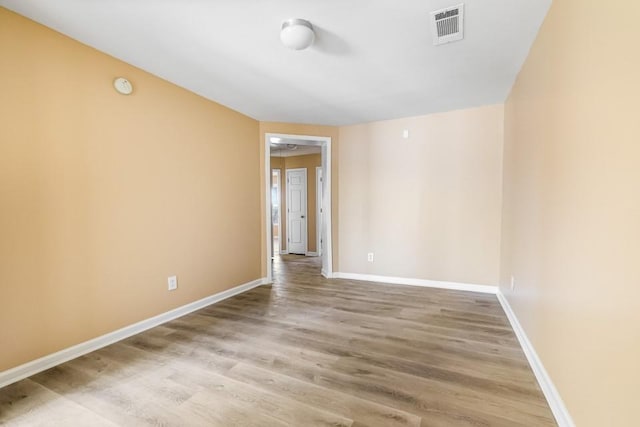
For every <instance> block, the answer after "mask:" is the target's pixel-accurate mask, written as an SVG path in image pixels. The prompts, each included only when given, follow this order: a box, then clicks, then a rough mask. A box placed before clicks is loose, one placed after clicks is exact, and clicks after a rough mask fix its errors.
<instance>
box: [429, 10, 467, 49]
mask: <svg viewBox="0 0 640 427" xmlns="http://www.w3.org/2000/svg"><path fill="white" fill-rule="evenodd" d="M463 12H464V4H459V5H457V6H451V7H446V8H444V9H440V10H436V11H435V12H431V33H432V34H433V44H435V45H439V44H444V43H449V42H454V41H456V40H462V38H463V17H464V13H463Z"/></svg>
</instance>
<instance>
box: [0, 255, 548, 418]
mask: <svg viewBox="0 0 640 427" xmlns="http://www.w3.org/2000/svg"><path fill="white" fill-rule="evenodd" d="M274 269H275V273H274V274H275V276H274V277H275V283H274V285H272V286H261V287H258V288H255V289H253V290H251V291H249V292H246V293H244V294H241V295H238V296H235V297H233V298H230V299H228V300H225V301H223V302H221V303H218V304H216V305H213V306H210V307H207V308H205V309H203V310H200V311H198V312H195V313H193V314H191V315H188V316H185V317H182V318H180V319H177V320H175V321H172V322H169V323H166V324H164V325H162V326H159V327H156V328H154V329H151V330H149V331H147V332H145V333H142V334H139V335H136V336H134V337H131V338H129V339H127V340H124V341H121V342H119V343H116V344H113V345H111V346H108V347H105V348H103V349H101V350H99V351H95V352H93V353H90V354H88V355H86V356H83V357H80V358H78V359H75V360H72V361H70V362H67V363H65V364H63V365H60V366H57V367H55V368H52V369H49V370H48V371H45V372H43V373H40V374H38V375H35V376H33V377H31V378H28V379H25V380H23V381H20V382H18V383H15V384H12V385H10V386H8V387H5V388H3V389H0V425H11V426H34V425H43V426H45V425H51V426H139V425H140V426H145V425H162V426H262V427H264V426H345V427H347V426H351V427H362V426H422V427H424V426H553V425H556V424H555V422H554V420H553V416H552V414H551V412H550V410H549V407H548V405H547V403H546V401H545V399H544V397H543V395H542V393H541V391H540V389H539V387H538V385H537V383H536V381H535V378H534V376H533V373H532V372H531V369H530V368H529V366H528V364H527V362H526V359H525V356H524V354H523V352H522V350H521V349H520V347H519V345H518V341H517V339H516V337H515V335H514V333H513V331H512V330H511V328H510V326H509V323H508V321H507V319H506V317H505V315H504V313H503V311H502V309H501V307H500V305H499V303H498V301H497V299H496V298H495V296H492V295H485V294H479V293H468V292H459V291H449V290H440V289H428V288H418V287H410V286H397V285H383V284H372V283H365V282H358V281H352V280H326V279H324V278H322V277H321V276H320V274H319V270H320V265H319V258H305V257H298V256H285V257H282V258H278V259H277V261H276V263H275V266H274Z"/></svg>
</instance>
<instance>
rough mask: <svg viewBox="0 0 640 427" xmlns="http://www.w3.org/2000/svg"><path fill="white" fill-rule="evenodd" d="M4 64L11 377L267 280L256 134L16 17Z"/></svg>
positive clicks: (1, 27)
mask: <svg viewBox="0 0 640 427" xmlns="http://www.w3.org/2000/svg"><path fill="white" fill-rule="evenodd" d="M0 52H1V53H0V55H1V56H2V60H0V93H2V97H1V98H0V99H1V100H0V120H1V121H2V125H1V126H0V206H1V208H0V236H2V237H1V238H0V324H1V325H2V327H1V328H0V343H2V344H1V345H0V347H2V350H1V351H0V370H5V369H8V368H11V367H14V366H17V365H19V364H22V363H25V362H28V361H30V360H33V359H35V358H38V357H40V356H44V355H46V354H49V353H52V352H55V351H57V350H60V349H62V348H65V347H68V346H71V345H74V344H78V343H80V342H83V341H85V340H88V339H91V338H94V337H96V336H99V335H102V334H104V333H108V332H111V331H114V330H116V329H118V328H121V327H123V326H126V325H129V324H132V323H134V322H137V321H140V320H142V319H145V318H148V317H151V316H154V315H157V314H159V313H162V312H166V311H168V310H170V309H173V308H175V307H178V306H181V305H183V304H186V303H189V302H192V301H195V300H198V299H200V298H203V297H206V296H209V295H212V294H215V293H217V292H220V291H223V290H225V289H227V288H230V287H233V286H236V285H239V284H242V283H246V282H249V281H251V280H254V279H258V278H260V277H261V274H260V266H261V264H262V260H261V258H260V253H261V252H260V251H261V249H260V241H259V239H258V238H257V237H258V236H259V233H260V206H259V200H260V196H259V194H260V193H259V192H260V187H259V185H260V177H259V171H258V167H259V148H258V143H259V140H258V129H259V126H258V122H257V121H255V120H252V119H250V118H248V117H246V116H243V115H241V114H239V113H237V112H234V111H231V110H229V109H227V108H225V107H222V106H220V105H218V104H215V103H213V102H210V101H207V100H205V99H204V98H201V97H199V96H196V95H194V94H192V93H190V92H187V91H186V90H183V89H181V88H179V87H177V86H174V85H172V84H170V83H168V82H166V81H163V80H161V79H159V78H157V77H154V76H153V75H150V74H148V73H145V72H143V71H141V70H139V69H136V68H134V67H132V66H130V65H127V64H125V63H123V62H121V61H118V60H116V59H114V58H112V57H109V56H107V55H105V54H103V53H100V52H98V51H96V50H94V49H92V48H89V47H87V46H85V45H82V44H80V43H78V42H76V41H74V40H72V39H70V38H67V37H65V36H63V35H61V34H58V33H56V32H54V31H52V30H50V29H48V28H46V27H44V26H41V25H39V24H36V23H34V22H32V21H29V20H27V19H26V18H23V17H21V16H19V15H16V14H14V13H12V12H9V11H7V10H6V9H4V8H0ZM116 76H125V77H127V78H128V79H130V80H131V81H132V82H133V85H134V92H133V94H132V95H130V96H123V95H120V94H118V93H117V92H116V91H115V90H114V88H113V86H112V83H113V79H114V78H115V77H116ZM238 254H242V256H238ZM170 275H177V276H178V286H179V287H178V289H177V290H176V291H172V292H169V291H167V277H168V276H170Z"/></svg>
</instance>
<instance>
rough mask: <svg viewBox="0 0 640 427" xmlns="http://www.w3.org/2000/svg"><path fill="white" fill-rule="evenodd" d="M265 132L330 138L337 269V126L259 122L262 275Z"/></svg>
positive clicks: (264, 274)
mask: <svg viewBox="0 0 640 427" xmlns="http://www.w3.org/2000/svg"><path fill="white" fill-rule="evenodd" d="M265 133H280V134H285V135H302V136H305V135H306V136H322V137H329V138H331V150H332V151H331V221H332V227H333V230H332V233H331V240H332V243H333V256H332V262H333V271H339V270H338V268H339V264H338V263H339V237H338V225H339V218H338V203H339V194H338V191H339V189H338V178H339V177H338V172H339V168H338V167H339V158H338V150H339V147H340V143H339V140H338V128H337V127H335V126H320V125H305V124H296V123H277V122H260V189H261V190H260V214H261V216H262V221H261V224H262V226H261V247H262V258H261V259H262V260H263V261H262V275H263V276H266V274H267V271H266V265H265V262H264V260H265V259H266V256H267V255H266V244H267V243H266V242H267V230H265V228H264V227H265V224H266V219H265V218H266V216H265V215H266V213H265V211H264V207H265V199H266V196H265V194H264V188H265V182H264V175H265V173H264V163H265V161H264V158H265V147H264V146H265V141H264V135H265Z"/></svg>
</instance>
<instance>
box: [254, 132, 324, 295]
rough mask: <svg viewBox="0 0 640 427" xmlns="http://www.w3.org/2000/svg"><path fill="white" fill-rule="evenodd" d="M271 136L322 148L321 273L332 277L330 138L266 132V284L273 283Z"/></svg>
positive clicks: (264, 189)
mask: <svg viewBox="0 0 640 427" xmlns="http://www.w3.org/2000/svg"><path fill="white" fill-rule="evenodd" d="M271 138H280V139H281V140H282V139H294V140H296V144H298V145H315V146H319V147H321V149H322V154H321V157H322V171H323V177H324V179H323V185H324V203H323V206H324V211H325V214H324V215H323V220H324V223H325V230H326V239H325V246H324V253H323V254H322V270H321V274H322V275H323V276H324V277H326V278H331V277H333V241H332V240H333V233H332V231H333V227H332V221H331V217H332V209H331V206H332V191H331V137H329V136H310V135H291V134H282V133H272V132H265V134H264V174H265V175H264V180H265V184H264V188H263V191H264V192H265V204H264V208H265V210H264V212H265V218H264V224H265V228H266V242H265V246H266V256H265V259H264V263H265V264H263V265H266V267H267V275H266V276H267V277H266V283H271V282H273V275H272V272H271V264H272V260H271V253H272V250H271V247H272V240H271Z"/></svg>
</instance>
